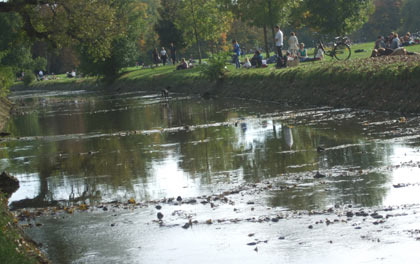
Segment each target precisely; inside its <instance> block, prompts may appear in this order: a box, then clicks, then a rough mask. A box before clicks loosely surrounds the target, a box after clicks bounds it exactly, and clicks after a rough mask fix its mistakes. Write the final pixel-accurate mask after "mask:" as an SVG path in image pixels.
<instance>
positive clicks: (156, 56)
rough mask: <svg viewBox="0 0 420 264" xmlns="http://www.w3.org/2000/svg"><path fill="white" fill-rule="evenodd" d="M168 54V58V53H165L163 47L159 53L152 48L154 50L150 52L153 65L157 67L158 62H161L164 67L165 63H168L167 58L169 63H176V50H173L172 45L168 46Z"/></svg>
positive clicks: (173, 46)
mask: <svg viewBox="0 0 420 264" xmlns="http://www.w3.org/2000/svg"><path fill="white" fill-rule="evenodd" d="M169 52H170V54H169V55H170V57H168V52H167V51H166V49H165V47H162V49H161V50H160V52H159V51H158V49H157V48H154V50H153V51H152V59H153V64H155V65H156V67H157V66H158V64H159V63H160V62H162V64H163V65H166V63H167V62H168V58H170V61H171V62H172V64H174V65H175V63H176V48H175V45H174V43H171V44H170V46H169Z"/></svg>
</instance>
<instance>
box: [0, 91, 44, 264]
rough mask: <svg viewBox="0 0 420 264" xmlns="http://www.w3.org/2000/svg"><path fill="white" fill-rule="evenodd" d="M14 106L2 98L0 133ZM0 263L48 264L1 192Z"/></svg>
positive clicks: (0, 101) (0, 104) (0, 100)
mask: <svg viewBox="0 0 420 264" xmlns="http://www.w3.org/2000/svg"><path fill="white" fill-rule="evenodd" d="M11 107H12V104H11V103H10V102H9V101H8V100H7V99H5V98H2V97H0V131H3V128H4V126H5V124H6V122H7V120H8V119H9V116H10V111H11ZM0 263H7V264H26V263H48V262H47V261H46V258H45V257H44V256H43V255H42V254H41V252H40V251H39V250H38V249H37V247H36V245H35V244H34V243H32V242H31V240H30V239H27V238H25V236H24V233H23V231H22V230H21V229H20V228H19V226H18V224H17V220H16V219H15V218H14V216H13V214H11V213H10V212H9V210H8V205H7V199H6V197H5V195H4V194H3V193H2V192H1V191H0Z"/></svg>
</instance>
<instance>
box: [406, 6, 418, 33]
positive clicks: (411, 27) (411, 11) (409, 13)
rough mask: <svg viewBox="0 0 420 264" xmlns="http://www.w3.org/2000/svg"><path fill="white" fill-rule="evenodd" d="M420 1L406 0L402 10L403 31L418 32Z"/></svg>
mask: <svg viewBox="0 0 420 264" xmlns="http://www.w3.org/2000/svg"><path fill="white" fill-rule="evenodd" d="M419 13H420V1H418V0H404V4H403V7H402V10H401V17H402V29H403V30H404V31H410V32H417V31H418V30H419V26H420V16H419Z"/></svg>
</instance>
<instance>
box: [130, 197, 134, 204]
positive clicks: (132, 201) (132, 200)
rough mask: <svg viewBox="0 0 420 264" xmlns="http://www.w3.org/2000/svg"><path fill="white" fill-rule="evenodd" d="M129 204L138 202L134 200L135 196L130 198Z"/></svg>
mask: <svg viewBox="0 0 420 264" xmlns="http://www.w3.org/2000/svg"><path fill="white" fill-rule="evenodd" d="M128 203H129V204H136V200H134V198H133V197H131V198H130V200H128Z"/></svg>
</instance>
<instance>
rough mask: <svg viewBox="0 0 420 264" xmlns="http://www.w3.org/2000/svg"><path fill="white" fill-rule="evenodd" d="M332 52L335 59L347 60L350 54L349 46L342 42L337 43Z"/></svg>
mask: <svg viewBox="0 0 420 264" xmlns="http://www.w3.org/2000/svg"><path fill="white" fill-rule="evenodd" d="M333 52H334V57H335V58H336V59H337V60H348V59H349V58H350V56H351V49H350V46H349V45H347V44H344V43H338V44H337V46H335V48H334V51H333Z"/></svg>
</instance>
